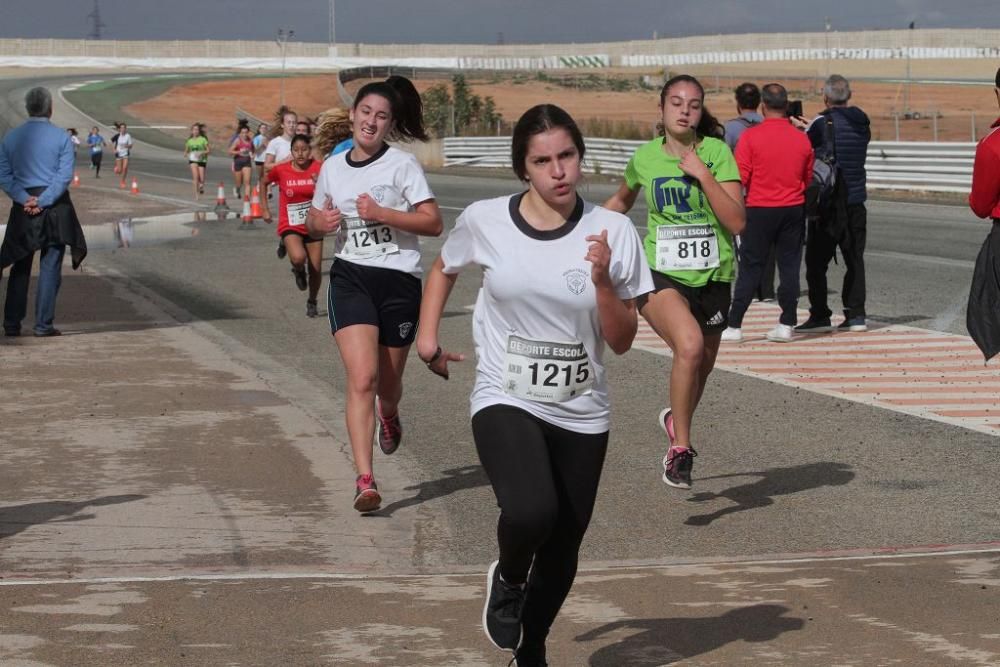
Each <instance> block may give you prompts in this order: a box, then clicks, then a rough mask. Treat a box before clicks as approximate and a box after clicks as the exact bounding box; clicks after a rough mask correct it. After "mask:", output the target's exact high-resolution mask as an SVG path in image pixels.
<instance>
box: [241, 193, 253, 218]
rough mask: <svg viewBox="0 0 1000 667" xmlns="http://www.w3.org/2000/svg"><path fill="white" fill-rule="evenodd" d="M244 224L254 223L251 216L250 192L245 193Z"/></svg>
mask: <svg viewBox="0 0 1000 667" xmlns="http://www.w3.org/2000/svg"><path fill="white" fill-rule="evenodd" d="M243 222H244V223H245V224H248V225H249V224H251V223H252V222H253V217H252V216H251V215H250V192H249V190H248V191H246V192H244V193H243Z"/></svg>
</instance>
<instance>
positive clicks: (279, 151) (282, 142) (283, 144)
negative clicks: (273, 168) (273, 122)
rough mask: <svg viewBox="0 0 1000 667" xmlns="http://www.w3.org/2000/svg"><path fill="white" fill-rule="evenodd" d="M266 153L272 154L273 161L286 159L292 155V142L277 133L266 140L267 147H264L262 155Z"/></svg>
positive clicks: (265, 155)
mask: <svg viewBox="0 0 1000 667" xmlns="http://www.w3.org/2000/svg"><path fill="white" fill-rule="evenodd" d="M268 155H273V156H274V161H275V162H283V161H285V160H287V159H288V158H290V157H291V156H292V142H291V141H289V140H288V139H285V137H284V135H280V134H279V135H278V136H276V137H275V138H274V139H271V140H270V141H269V142H267V148H265V149H264V157H267V156H268Z"/></svg>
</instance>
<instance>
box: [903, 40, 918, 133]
mask: <svg viewBox="0 0 1000 667" xmlns="http://www.w3.org/2000/svg"><path fill="white" fill-rule="evenodd" d="M914 24H915V22H914V21H910V32H909V34H908V37H907V44H906V87H905V88H904V89H903V114H904V115H905V116H906V117H907V118H909V117H910V113H911V111H910V51H911V50H912V49H913V26H914Z"/></svg>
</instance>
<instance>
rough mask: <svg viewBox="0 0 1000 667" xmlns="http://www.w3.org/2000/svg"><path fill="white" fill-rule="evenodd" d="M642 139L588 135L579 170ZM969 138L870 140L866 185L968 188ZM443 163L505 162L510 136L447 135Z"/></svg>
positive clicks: (615, 169) (596, 166) (602, 166)
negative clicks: (934, 141)
mask: <svg viewBox="0 0 1000 667" xmlns="http://www.w3.org/2000/svg"><path fill="white" fill-rule="evenodd" d="M642 143H643V142H642V141H627V140H624V139H622V140H618V139H587V155H586V159H585V161H584V169H585V170H586V171H589V172H591V173H602V174H621V173H622V172H624V171H625V165H626V164H627V163H628V160H629V158H630V157H632V154H633V153H634V152H635V149H636V148H637V147H638V146H640V145H642ZM975 151H976V144H974V143H972V142H961V143H958V142H949V143H931V142H908V141H900V142H896V141H873V142H871V143H870V144H869V145H868V159H867V161H866V168H867V171H868V187H869V188H881V189H892V190H913V191H921V192H960V193H964V192H968V191H969V189H970V187H971V185H972V162H973V158H974V157H975ZM444 166H446V167H452V166H469V167H494V168H509V167H510V137H448V138H446V139H445V140H444Z"/></svg>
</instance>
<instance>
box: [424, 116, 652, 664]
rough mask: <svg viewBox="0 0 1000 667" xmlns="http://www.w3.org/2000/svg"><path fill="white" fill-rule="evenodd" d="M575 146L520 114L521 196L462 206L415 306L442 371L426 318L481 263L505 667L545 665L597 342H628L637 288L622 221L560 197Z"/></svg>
mask: <svg viewBox="0 0 1000 667" xmlns="http://www.w3.org/2000/svg"><path fill="white" fill-rule="evenodd" d="M584 150H585V147H584V143H583V137H582V136H581V134H580V130H579V129H578V128H577V126H576V124H575V123H574V122H573V119H572V118H570V116H569V114H567V113H566V112H565V111H563V110H562V109H560V108H559V107H556V106H552V105H540V106H536V107H533V108H531V109H529V110H528V111H526V112H525V113H524V115H523V116H522V117H521V119H520V120H519V121H518V123H517V125H516V126H515V128H514V136H513V141H512V149H511V157H512V163H513V165H514V172H515V173H516V174H517V176H518V178H520V179H521V180H522V181H524V182H525V183H527V185H528V189H527V191H526V192H523V193H520V194H516V195H512V196H507V197H500V198H497V199H491V200H485V201H480V202H476V203H473V204H472V205H471V206H469V207H468V208H466V209H465V211H464V212H463V213H462V215H461V216H460V217H459V219H458V222H457V223H456V226H455V228H454V229H453V230H452V231H451V233H450V234H449V236H448V240H447V241H446V242H445V244H444V246H443V248H442V249H441V256H440V257H439V258H438V259H437V260H436V261H435V262H434V266H433V267H432V268H431V270H430V274H429V276H428V279H427V287H426V289H425V290H424V299H423V305H422V307H421V311H420V318H421V327H420V332H419V334H418V336H417V351H418V354H419V355H420V358H421V359H422V360H424V362H425V363H427V365H428V367H429V368H430V369H431V370H432V371H433V372H435V373H437V374H438V375H441V376H443V377H445V378H447V376H448V362H449V361H460V360H462V359H463V355H461V354H456V353H453V352H448V351H445V350H442V349H441V347H440V346H439V344H438V327H439V324H440V321H441V314H442V312H443V310H444V306H445V302H446V300H447V298H448V295H449V294H450V292H451V289H452V286H453V285H454V283H455V280H456V278H457V277H458V273H459V271H461V270H462V269H463V268H464V267H466V266H469V265H478V266H480V267H482V269H483V286H482V289H481V290H480V292H479V296H478V298H477V300H476V307H475V312H474V314H473V339H474V341H475V346H476V358H477V363H476V384H475V387H474V389H473V390H472V396H471V403H472V432H473V436H474V439H475V442H476V450H477V452H478V454H479V458H480V461H481V462H482V464H483V467H484V468H485V470H486V474H487V475H488V476H489V479H490V484H491V485H492V486H493V491H494V493H495V494H496V498H497V503H498V504H499V505H500V518H499V521H498V524H497V541H498V543H499V551H500V558H499V560H498V561H497V562H495V563H494V564H493V565H492V566H491V567H490V570H489V573H488V574H487V592H486V602H485V605H484V609H483V627H484V629H485V631H486V634H487V636H488V637H489V639H490V641H492V642H493V644H494V645H496V646H497V647H498V648H501V649H506V650H512V651H516V661H517V664H518V665H519V666H520V667H531V666H536V665H545V664H546V662H545V639H546V636H547V635H548V632H549V627H550V626H551V625H552V622H553V621H554V620H555V617H556V614H557V613H558V612H559V608H560V607H561V606H562V603H563V601H564V600H565V598H566V595H567V594H568V593H569V590H570V587H571V586H572V584H573V579H574V577H575V576H576V566H577V560H578V554H579V548H580V543H581V542H582V540H583V535H584V532H585V531H586V529H587V525H588V523H589V522H590V516H591V512H592V511H593V507H594V500H595V498H596V496H597V486H598V482H599V480H600V476H601V468H602V466H603V464H604V455H605V452H606V451H607V444H608V430H609V427H610V423H609V413H610V403H609V399H608V391H607V379H606V371H605V367H604V363H603V359H602V358H603V355H604V348H605V346H609V347H610V348H611V349H612V350H614V351H615V352H616V353H618V354H622V353H624V352H625V351H627V350H628V349H629V348H630V347H631V345H632V340H633V338H634V337H635V333H636V329H637V326H638V321H637V315H636V306H635V299H636V297H638V296H640V295H642V294H644V293H646V292H649V291H651V290H652V289H653V283H652V278H651V275H650V271H649V268H648V267H647V266H646V262H645V259H644V256H643V251H642V245H641V243H640V240H639V236H638V234H637V233H636V231H635V229H634V228H633V226H632V223H631V221H630V220H629V219H628V218H627V217H625V216H624V215H621V214H619V213H613V212H611V211H608V210H606V209H603V208H601V207H599V206H594V205H593V204H590V203H587V202H585V201H584V200H583V199H581V198H580V197H579V195H578V194H577V192H576V186H577V184H578V182H579V181H580V178H581V166H580V165H581V160H582V159H583V155H584ZM522 628H523V631H522Z"/></svg>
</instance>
